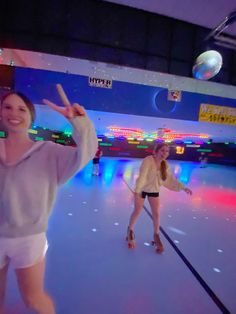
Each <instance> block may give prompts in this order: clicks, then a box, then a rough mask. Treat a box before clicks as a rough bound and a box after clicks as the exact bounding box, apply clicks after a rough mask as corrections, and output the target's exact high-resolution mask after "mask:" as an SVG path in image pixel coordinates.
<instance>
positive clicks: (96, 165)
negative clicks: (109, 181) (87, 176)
mask: <svg viewBox="0 0 236 314" xmlns="http://www.w3.org/2000/svg"><path fill="white" fill-rule="evenodd" d="M102 155H103V152H102V150H101V148H100V147H98V148H97V151H96V154H95V156H94V158H93V176H99V174H100V158H101V157H102Z"/></svg>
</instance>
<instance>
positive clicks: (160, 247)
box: [152, 233, 164, 253]
mask: <svg viewBox="0 0 236 314" xmlns="http://www.w3.org/2000/svg"><path fill="white" fill-rule="evenodd" d="M152 245H153V246H155V249H156V252H157V253H162V252H163V251H164V246H163V244H162V242H161V239H160V236H159V234H158V233H154V240H153V241H152Z"/></svg>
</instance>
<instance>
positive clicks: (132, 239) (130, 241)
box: [126, 227, 136, 249]
mask: <svg viewBox="0 0 236 314" xmlns="http://www.w3.org/2000/svg"><path fill="white" fill-rule="evenodd" d="M126 241H127V242H128V248H129V249H134V248H135V245H136V243H135V235H134V231H133V230H132V229H130V227H128V230H127V236H126Z"/></svg>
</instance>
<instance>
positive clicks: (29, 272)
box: [16, 259, 56, 314]
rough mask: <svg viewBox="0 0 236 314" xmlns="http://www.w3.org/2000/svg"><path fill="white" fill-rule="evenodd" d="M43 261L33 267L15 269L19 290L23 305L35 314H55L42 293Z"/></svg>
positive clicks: (47, 297)
mask: <svg viewBox="0 0 236 314" xmlns="http://www.w3.org/2000/svg"><path fill="white" fill-rule="evenodd" d="M44 273H45V260H44V259H43V260H42V261H41V262H39V263H37V264H36V265H34V266H31V267H28V268H22V269H16V276H17V281H18V285H19V289H20V292H21V295H22V298H23V301H24V303H25V305H26V306H27V307H28V308H29V309H31V310H33V311H34V312H35V313H37V314H55V313H56V312H55V308H54V305H53V301H52V300H51V298H50V297H49V296H48V295H47V294H46V292H45V291H44Z"/></svg>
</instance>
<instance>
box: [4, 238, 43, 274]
mask: <svg viewBox="0 0 236 314" xmlns="http://www.w3.org/2000/svg"><path fill="white" fill-rule="evenodd" d="M47 249H48V243H47V238H46V234H45V233H44V232H43V233H39V234H34V235H30V236H26V237H19V238H2V237H0V269H1V268H3V267H4V266H6V265H7V264H8V263H9V262H10V263H11V264H12V266H13V267H14V268H15V269H18V268H27V267H30V266H33V265H35V264H37V263H38V262H40V260H42V259H43V258H44V256H45V254H46V252H47Z"/></svg>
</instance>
